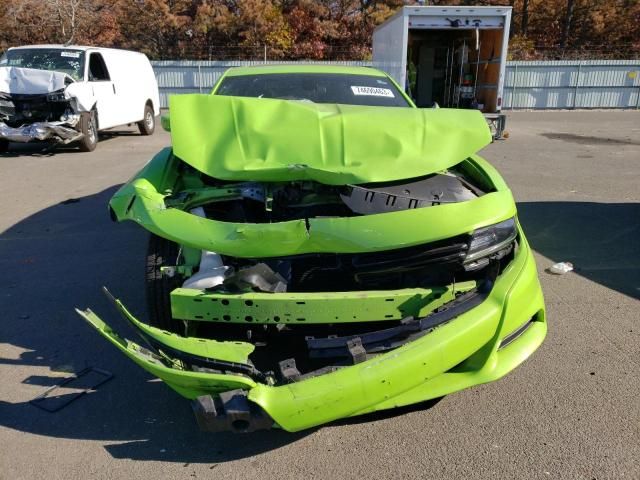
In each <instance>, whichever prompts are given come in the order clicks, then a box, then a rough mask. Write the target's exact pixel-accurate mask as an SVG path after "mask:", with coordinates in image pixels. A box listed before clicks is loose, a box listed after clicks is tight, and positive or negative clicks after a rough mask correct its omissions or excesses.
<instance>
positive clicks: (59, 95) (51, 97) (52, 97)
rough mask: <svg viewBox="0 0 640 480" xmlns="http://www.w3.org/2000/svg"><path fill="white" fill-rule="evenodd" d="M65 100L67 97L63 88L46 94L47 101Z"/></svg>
mask: <svg viewBox="0 0 640 480" xmlns="http://www.w3.org/2000/svg"><path fill="white" fill-rule="evenodd" d="M66 100H67V99H66V98H65V95H64V88H61V89H60V90H56V91H55V92H51V93H48V94H47V101H49V102H64V101H66Z"/></svg>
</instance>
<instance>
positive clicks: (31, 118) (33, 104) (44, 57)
mask: <svg viewBox="0 0 640 480" xmlns="http://www.w3.org/2000/svg"><path fill="white" fill-rule="evenodd" d="M159 114H160V99H159V94H158V84H157V82H156V78H155V75H154V73H153V69H152V68H151V64H150V63H149V59H148V58H147V57H146V56H145V55H144V54H142V53H138V52H131V51H127V50H116V49H111V48H96V47H81V46H62V45H32V46H24V47H15V48H10V49H9V50H7V52H6V53H5V54H4V55H3V56H2V58H1V59H0V151H3V150H6V149H7V148H8V145H9V142H31V141H53V142H57V143H63V144H68V143H71V142H78V144H79V146H80V149H81V150H83V151H87V152H89V151H93V150H94V149H95V148H96V144H97V143H98V132H99V131H101V130H106V129H108V128H112V127H115V126H118V125H124V124H130V123H137V124H138V128H139V130H140V133H141V134H142V135H151V134H152V133H153V132H154V130H155V123H156V116H158V115H159Z"/></svg>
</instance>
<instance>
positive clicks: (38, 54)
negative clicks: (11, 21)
mask: <svg viewBox="0 0 640 480" xmlns="http://www.w3.org/2000/svg"><path fill="white" fill-rule="evenodd" d="M0 66H3V67H22V68H35V69H37V70H52V71H55V72H62V73H66V74H67V75H69V76H70V77H71V78H73V79H74V80H82V77H83V72H84V52H83V51H82V50H72V49H68V48H64V49H63V48H18V49H14V50H9V51H8V52H7V53H6V54H5V55H4V56H3V57H2V59H0Z"/></svg>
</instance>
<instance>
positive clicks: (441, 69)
mask: <svg viewBox="0 0 640 480" xmlns="http://www.w3.org/2000/svg"><path fill="white" fill-rule="evenodd" d="M502 37H503V31H502V30H500V29H486V30H483V29H463V30H455V29H454V30H425V29H410V30H409V41H408V48H407V75H408V82H407V83H408V87H409V89H410V94H411V96H412V97H413V99H414V101H415V102H416V104H417V105H418V107H430V106H433V104H434V102H435V103H437V104H438V105H439V106H441V107H453V108H478V109H480V110H481V111H482V112H495V111H496V109H497V108H499V107H500V103H501V100H502V99H501V98H499V97H498V80H499V76H500V55H501V52H502Z"/></svg>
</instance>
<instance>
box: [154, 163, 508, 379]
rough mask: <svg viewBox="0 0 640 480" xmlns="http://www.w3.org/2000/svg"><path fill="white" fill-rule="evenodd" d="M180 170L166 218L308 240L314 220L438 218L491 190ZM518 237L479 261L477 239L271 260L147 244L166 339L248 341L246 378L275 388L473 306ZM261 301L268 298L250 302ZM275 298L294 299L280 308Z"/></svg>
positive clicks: (432, 181)
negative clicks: (166, 299)
mask: <svg viewBox="0 0 640 480" xmlns="http://www.w3.org/2000/svg"><path fill="white" fill-rule="evenodd" d="M181 169H182V171H181V176H180V177H179V179H178V181H177V182H176V186H175V188H174V189H173V191H172V192H171V193H170V194H168V195H167V196H166V197H165V199H164V203H165V207H166V208H177V209H181V210H185V211H188V212H190V213H191V214H193V215H196V216H199V217H203V218H207V219H214V220H217V221H222V222H236V223H249V224H261V223H275V222H286V221H290V220H305V222H306V225H307V228H308V229H309V228H311V227H310V223H309V220H310V219H314V218H330V217H336V218H350V217H352V218H354V217H360V216H363V215H377V214H385V213H391V212H396V211H401V210H410V209H422V208H433V207H437V206H440V205H444V204H449V203H460V202H466V201H469V200H473V199H477V198H479V197H481V196H483V195H485V194H486V193H489V192H491V191H492V189H493V188H492V186H491V185H490V184H488V183H487V182H486V181H484V180H483V179H482V177H479V176H478V175H477V173H474V170H473V169H472V168H470V166H469V165H466V164H465V162H463V163H461V164H459V165H456V166H454V167H452V168H450V169H447V170H446V171H443V172H438V173H434V174H430V175H426V176H424V177H421V178H417V179H410V180H402V181H394V182H385V183H375V184H361V185H342V186H341V185H335V186H334V185H325V184H321V183H318V182H313V181H297V182H277V183H266V182H226V181H219V180H216V179H213V178H211V177H208V176H206V175H203V174H201V173H200V172H197V171H196V170H194V169H192V168H191V167H190V166H188V165H186V164H182V165H181ZM511 228H512V233H510V234H509V235H508V236H507V237H505V239H503V240H506V241H503V242H502V244H501V245H500V248H498V249H494V250H491V251H490V252H489V254H487V255H484V256H481V257H480V258H478V257H477V255H476V256H474V255H469V253H470V247H471V246H472V243H473V235H471V234H463V235H458V236H455V237H452V238H447V239H443V240H439V241H435V242H429V243H427V244H423V245H413V246H408V247H404V248H396V249H392V250H383V251H377V252H365V253H310V254H301V255H288V256H280V257H268V258H244V257H233V256H229V255H220V254H218V253H216V252H211V251H198V250H195V251H194V249H191V248H188V247H180V246H178V245H176V244H172V243H165V242H164V239H159V238H157V237H152V243H154V242H161V243H163V248H164V250H163V254H164V255H163V259H164V260H166V262H165V263H164V264H163V265H162V267H161V269H162V272H163V275H162V280H160V281H161V282H165V284H166V285H165V291H166V290H168V291H171V292H172V293H171V302H172V306H171V308H172V313H173V323H172V328H171V329H172V330H173V331H176V332H177V333H180V334H182V335H195V336H197V337H201V338H211V339H215V340H218V341H231V342H238V341H241V342H249V343H250V344H252V345H253V346H254V347H255V350H254V351H253V353H252V354H251V356H250V359H248V361H249V364H250V365H251V366H252V368H255V371H253V370H252V372H253V373H252V374H251V375H258V376H263V375H266V376H267V377H269V378H270V380H269V381H270V382H272V383H276V384H277V383H279V382H282V381H284V382H285V383H286V382H289V381H295V380H297V379H301V378H307V377H308V376H309V375H315V374H320V373H326V372H327V371H331V369H336V368H339V367H340V366H344V365H351V364H353V363H358V362H360V361H364V360H366V359H367V358H370V357H371V356H372V355H376V354H378V353H382V352H385V351H388V350H391V349H393V348H396V347H398V346H400V345H403V344H404V343H406V342H408V341H411V340H412V339H415V338H416V336H419V335H422V334H425V333H426V332H428V331H430V329H433V328H435V327H436V326H438V325H439V324H441V323H443V322H446V321H448V320H450V319H451V318H453V316H455V315H458V314H460V312H461V311H465V310H466V309H468V308H472V307H473V306H476V305H477V304H478V302H479V301H481V300H482V299H483V298H484V297H485V296H486V294H487V293H488V292H489V291H490V289H491V285H492V283H493V282H494V281H495V279H496V277H497V276H498V275H499V273H500V271H501V270H502V269H503V268H504V266H505V265H506V264H507V263H508V262H509V261H510V259H511V258H513V254H514V247H515V245H516V239H515V224H513V222H512V225H511ZM309 232H310V230H308V233H309ZM468 256H469V257H470V258H471V260H468V258H467V257H468ZM156 286H157V285H156ZM154 288H155V287H154ZM189 291H192V292H193V293H189ZM354 292H356V294H355V297H354ZM255 294H258V296H259V295H262V297H260V299H259V300H257V298H258V297H255V296H252V297H251V298H249V297H248V296H247V295H250V296H251V295H255ZM341 294H342V295H343V296H342V297H340V295H341ZM279 295H280V296H282V295H287V297H286V299H283V300H281V301H278V300H277V299H278V296H279ZM296 295H297V297H296ZM323 295H325V296H326V298H324V299H323V298H322V296H323ZM269 296H271V298H267V297H269ZM314 296H315V297H314ZM358 297H360V298H358ZM374 298H377V299H378V300H379V301H380V304H381V306H380V308H379V309H377V310H376V311H368V312H363V311H359V310H360V309H362V310H368V309H370V308H371V307H370V306H369V307H367V303H366V302H365V301H372V300H373V299H374ZM151 301H152V302H156V306H155V307H154V306H153V305H152V306H150V309H151V311H152V312H156V313H157V312H158V307H157V301H158V300H157V299H155V300H154V299H153V298H151ZM399 304H401V306H400V307H399ZM387 306H388V307H387ZM391 307H393V308H391ZM305 312H306V313H305ZM152 314H153V313H152ZM177 355H180V353H179V352H177ZM184 360H185V361H186V362H188V363H189V364H191V365H192V366H193V367H194V368H197V369H202V368H204V369H210V368H213V369H214V370H215V369H216V368H222V369H223V370H225V369H228V368H231V371H234V368H236V367H233V366H231V367H229V366H226V367H225V366H224V365H221V364H215V365H214V363H215V362H214V363H212V361H211V359H206V360H205V359H198V358H194V357H190V358H184ZM216 365H217V366H216ZM237 368H240V369H241V370H243V369H244V370H246V366H244V367H237ZM205 371H206V370H205ZM256 372H258V373H256ZM245 373H246V372H245Z"/></svg>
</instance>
